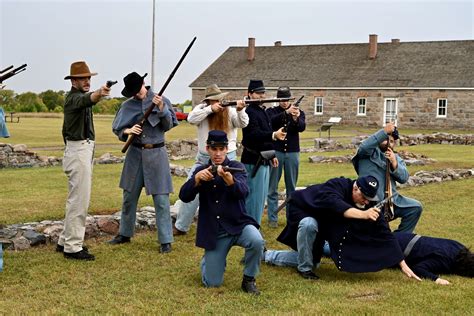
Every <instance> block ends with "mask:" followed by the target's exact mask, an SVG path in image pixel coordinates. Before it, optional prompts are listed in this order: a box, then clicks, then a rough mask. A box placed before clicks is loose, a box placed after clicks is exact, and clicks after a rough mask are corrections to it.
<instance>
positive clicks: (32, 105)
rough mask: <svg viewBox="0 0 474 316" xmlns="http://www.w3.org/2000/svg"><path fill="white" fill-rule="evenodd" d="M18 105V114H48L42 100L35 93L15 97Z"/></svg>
mask: <svg viewBox="0 0 474 316" xmlns="http://www.w3.org/2000/svg"><path fill="white" fill-rule="evenodd" d="M15 100H16V101H17V103H18V105H17V106H16V109H15V110H16V111H18V112H47V111H48V108H47V107H46V106H45V105H44V103H43V101H42V100H41V98H40V97H39V96H38V95H37V94H36V93H34V92H25V93H21V94H19V95H17V96H16V97H15Z"/></svg>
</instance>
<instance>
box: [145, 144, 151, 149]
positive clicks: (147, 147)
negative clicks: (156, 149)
mask: <svg viewBox="0 0 474 316" xmlns="http://www.w3.org/2000/svg"><path fill="white" fill-rule="evenodd" d="M152 148H153V144H143V149H152Z"/></svg>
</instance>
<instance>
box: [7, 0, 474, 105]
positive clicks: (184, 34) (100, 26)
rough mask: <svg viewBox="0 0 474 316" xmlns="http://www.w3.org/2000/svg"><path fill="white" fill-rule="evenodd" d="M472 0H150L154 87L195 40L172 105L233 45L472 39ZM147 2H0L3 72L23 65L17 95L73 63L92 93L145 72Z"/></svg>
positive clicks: (57, 81)
mask: <svg viewBox="0 0 474 316" xmlns="http://www.w3.org/2000/svg"><path fill="white" fill-rule="evenodd" d="M473 2H474V1H473V0H471V1H469V0H464V1H456V0H454V1H446V0H445V1H426V0H424V1H408V0H398V1H384V0H378V1H374V0H372V1H341V0H333V1H316V0H313V1H291V0H286V1H271V0H252V1H245V0H244V1H242V0H240V1H230V0H220V1H199V0H195V1H192V0H187V1H185V0H176V1H171V0H156V29H155V30H156V41H155V49H156V56H155V58H156V60H155V62H156V66H155V87H154V89H155V90H156V91H158V90H159V89H160V88H161V86H162V85H163V84H164V82H165V81H166V79H167V78H168V76H169V73H170V72H171V70H172V69H173V68H174V66H175V65H176V63H177V61H178V59H179V57H180V56H181V54H182V53H183V52H184V50H185V48H186V47H187V45H188V44H189V42H190V41H191V40H192V38H193V37H194V36H197V41H196V43H195V44H194V46H193V48H192V49H191V51H190V53H189V55H188V57H187V58H186V60H185V61H184V63H183V64H182V65H181V68H180V69H179V70H178V72H177V73H176V75H175V77H174V79H173V81H172V82H171V83H170V85H169V86H168V88H167V90H166V92H165V95H166V96H168V97H169V98H170V99H171V100H172V102H173V103H178V102H183V101H184V100H186V99H191V89H190V88H189V87H188V85H189V84H190V83H191V82H192V81H193V80H194V79H196V78H197V77H198V76H199V75H200V74H201V73H202V72H203V71H204V70H205V69H206V68H207V67H208V66H209V65H210V64H211V63H212V62H213V61H214V60H215V59H216V58H217V57H219V56H220V55H221V54H222V53H223V52H224V51H225V50H226V49H227V48H228V47H229V46H246V45H247V41H248V38H249V37H255V38H256V45H257V46H261V45H266V46H268V45H273V43H274V42H275V41H282V42H283V45H289V44H293V45H296V44H298V45H301V44H328V43H366V42H368V37H369V34H378V39H379V42H387V41H390V39H391V38H399V39H400V40H401V41H402V42H403V41H440V40H468V39H469V40H472V39H473V37H474V36H473V35H474V24H473V23H474V22H473V20H474V4H473ZM152 4H153V0H135V1H132V0H128V1H123V0H94V1H86V0H69V1H67V0H64V1H59V0H49V1H44V0H36V1H34V0H0V36H1V37H0V69H3V68H6V67H7V66H10V65H11V64H13V65H15V67H17V66H20V65H21V64H24V63H27V64H28V67H27V71H26V72H23V73H20V74H18V75H17V76H15V77H13V78H10V79H8V80H7V81H5V82H4V83H6V84H7V89H13V90H15V91H16V92H17V93H20V92H25V91H33V92H37V93H39V92H42V91H45V90H48V89H52V90H69V88H70V83H69V81H66V80H63V78H64V77H65V76H66V75H68V73H69V66H70V64H71V63H72V62H73V61H77V60H85V61H86V62H87V63H88V64H89V66H90V68H91V70H92V71H94V72H98V73H99V75H98V76H96V77H93V81H92V88H94V89H95V88H97V87H99V85H100V84H102V83H104V82H105V81H106V80H109V79H114V80H118V81H119V84H117V85H116V86H114V88H113V93H112V94H113V95H114V96H119V95H120V91H121V90H122V88H123V84H122V82H123V81H122V78H123V77H124V76H125V75H126V74H127V73H129V72H132V71H137V72H138V73H140V74H143V73H145V72H148V73H149V76H148V77H147V79H148V80H147V83H149V82H150V79H149V78H150V73H151V38H152V35H151V34H152V32H151V28H152Z"/></svg>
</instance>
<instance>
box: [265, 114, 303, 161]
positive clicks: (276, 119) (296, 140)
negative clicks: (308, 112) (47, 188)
mask: <svg viewBox="0 0 474 316" xmlns="http://www.w3.org/2000/svg"><path fill="white" fill-rule="evenodd" d="M267 114H268V116H269V117H270V119H271V122H272V129H273V131H277V130H279V129H280V128H282V127H286V138H285V139H284V140H277V141H275V143H274V145H273V147H274V148H275V150H278V151H280V152H283V153H287V152H299V151H300V134H299V133H301V132H304V130H305V129H306V122H305V114H304V112H303V111H301V110H300V116H299V117H298V119H297V120H296V121H295V120H293V118H292V117H291V115H288V114H286V112H285V109H283V108H282V107H281V106H275V107H271V108H269V109H267Z"/></svg>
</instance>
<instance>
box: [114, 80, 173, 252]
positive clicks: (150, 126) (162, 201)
mask: <svg viewBox="0 0 474 316" xmlns="http://www.w3.org/2000/svg"><path fill="white" fill-rule="evenodd" d="M146 75H147V74H145V75H144V76H140V75H139V74H138V73H136V72H132V73H130V74H128V75H127V76H126V77H125V78H124V79H123V81H124V83H125V88H124V89H123V90H122V95H123V96H125V97H128V98H130V99H128V100H127V101H125V102H124V103H123V104H122V105H121V107H120V109H119V111H118V112H117V115H116V116H115V119H114V122H113V124H112V130H113V132H114V133H115V134H116V135H117V136H118V138H119V139H120V140H121V141H124V142H125V141H126V140H127V138H128V136H129V135H131V134H134V135H135V136H136V137H135V139H134V140H133V142H132V144H131V146H130V148H129V149H128V152H127V155H126V157H125V163H124V166H123V171H122V177H121V179H120V187H121V188H122V189H123V205H122V214H121V218H120V231H119V234H118V235H117V236H116V237H115V238H114V239H112V240H110V241H109V243H110V244H113V245H117V244H122V243H128V242H130V238H131V237H132V236H133V232H134V227H135V220H136V210H137V203H138V199H139V197H140V193H141V190H142V188H143V187H145V191H146V194H147V195H152V196H153V202H154V205H155V215H156V227H157V230H158V242H159V243H160V244H161V245H160V252H161V253H167V252H170V251H171V243H172V242H173V233H172V224H171V216H170V201H169V194H170V193H171V192H173V184H172V181H171V173H170V167H169V160H168V154H167V152H166V148H165V146H164V144H165V132H166V131H168V130H170V129H171V128H173V127H174V126H175V125H177V124H178V121H177V120H176V116H175V114H174V111H173V109H172V106H171V102H170V101H169V100H168V99H167V98H165V97H161V96H159V95H157V94H155V93H154V92H153V91H152V90H151V88H150V87H145V84H144V78H145V77H146ZM152 105H155V108H154V109H153V111H152V113H151V115H150V116H149V117H148V119H147V120H146V121H145V123H144V125H143V126H140V125H139V124H137V122H138V121H139V120H140V119H141V118H142V117H143V114H144V113H145V111H146V110H147V109H148V108H149V107H150V106H152Z"/></svg>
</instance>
